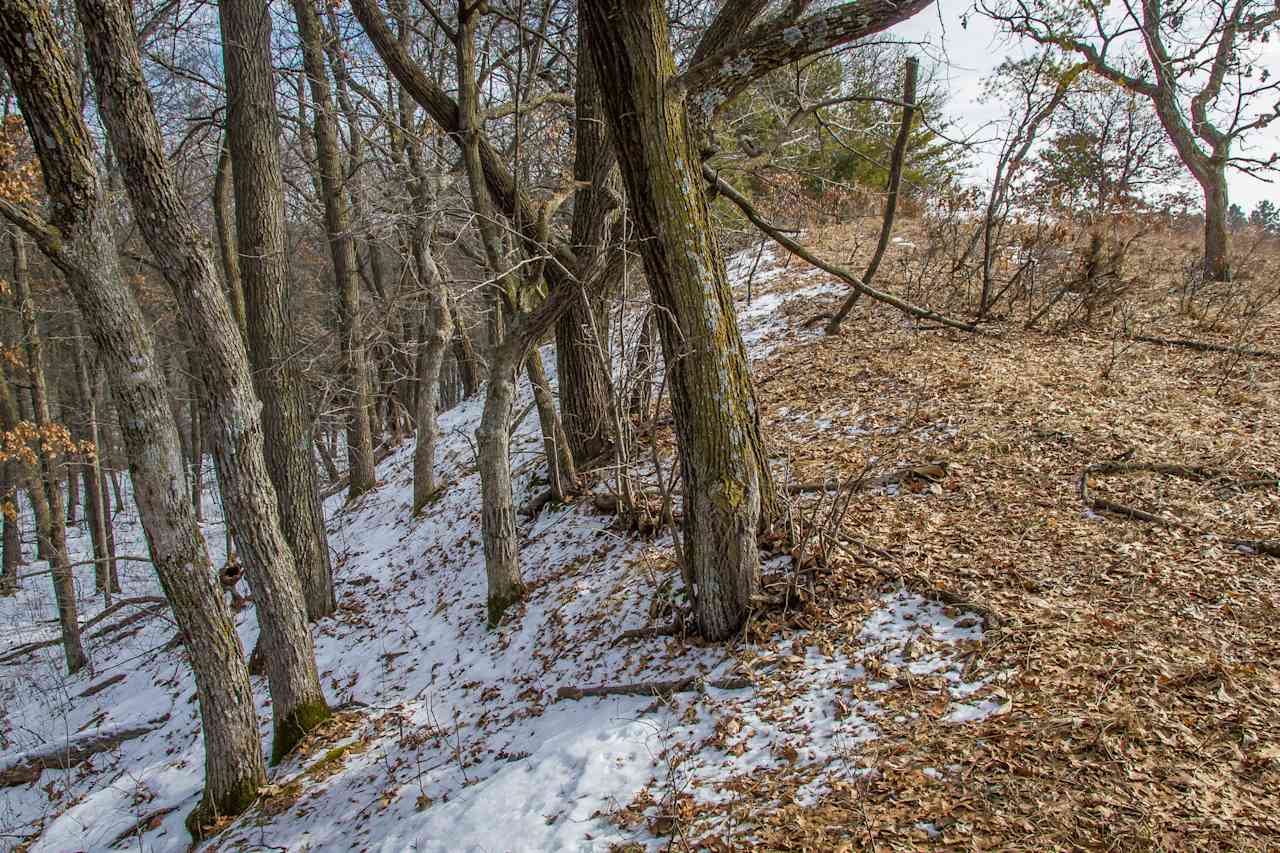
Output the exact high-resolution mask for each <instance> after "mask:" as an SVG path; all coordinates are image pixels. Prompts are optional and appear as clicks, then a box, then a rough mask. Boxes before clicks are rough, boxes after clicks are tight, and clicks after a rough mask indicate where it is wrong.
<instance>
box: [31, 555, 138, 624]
mask: <svg viewBox="0 0 1280 853" xmlns="http://www.w3.org/2000/svg"><path fill="white" fill-rule="evenodd" d="M113 560H124V561H128V562H132V563H150V562H151V558H150V557H128V556H124V555H120V556H116V557H99V558H98V559H96V560H79V561H78V562H75V563H72V564H71V565H69V566H68V567H67V568H71V569H74V568H77V567H79V566H93V565H96V564H98V563H110V562H111V561H113ZM51 574H53V569H44V570H42V571H39V572H27V573H26V574H24V575H18V580H25V579H26V578H38V577H41V576H43V575H51ZM54 621H56V620H54Z"/></svg>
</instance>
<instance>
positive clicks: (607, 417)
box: [556, 27, 616, 464]
mask: <svg viewBox="0 0 1280 853" xmlns="http://www.w3.org/2000/svg"><path fill="white" fill-rule="evenodd" d="M585 38H586V33H585V30H583V29H582V28H581V27H580V28H579V30H578V85H577V87H576V88H575V89H574V160H573V178H574V180H575V181H577V182H579V189H578V191H577V193H576V194H575V195H574V200H573V225H572V232H571V239H572V242H573V251H574V254H575V255H576V256H577V258H578V269H577V270H575V273H576V274H577V276H578V280H579V281H586V280H587V277H588V270H589V268H590V267H591V265H592V264H593V263H595V262H596V261H597V259H598V258H599V256H600V254H601V253H602V252H604V251H605V248H606V247H605V242H606V236H607V235H608V233H609V221H610V220H609V216H608V214H609V212H610V211H611V210H612V209H613V207H614V206H615V205H614V201H613V199H612V197H611V196H610V194H609V192H608V190H607V184H608V182H609V177H610V175H612V174H613V173H614V165H615V162H616V161H615V159H614V156H613V149H612V148H610V145H609V132H608V129H607V127H606V125H605V118H604V107H603V104H602V102H601V98H600V87H599V84H598V83H597V81H596V75H595V64H594V63H593V62H592V61H591V57H590V55H589V52H588V51H587V49H586V45H585V44H584V40H585ZM561 286H566V285H561ZM593 290H594V292H593V293H591V294H586V293H583V294H581V296H580V298H578V299H574V300H572V301H571V302H570V303H569V307H568V308H567V309H566V310H565V313H564V316H563V317H561V318H560V320H559V322H557V323H556V373H557V378H558V380H559V387H560V411H561V412H562V413H563V421H564V431H565V433H566V435H567V436H568V440H569V449H570V451H571V452H572V453H573V458H574V459H575V460H576V461H577V462H578V463H580V464H585V463H586V462H587V461H589V460H591V459H596V458H598V457H599V456H600V455H601V454H603V453H605V451H607V450H608V449H609V446H610V445H611V444H612V443H613V441H614V440H615V436H614V434H613V420H614V419H613V402H614V399H613V388H612V383H611V377H610V375H609V368H608V365H609V335H608V331H607V330H606V329H603V328H600V327H599V325H598V324H599V323H600V319H601V318H602V317H604V316H607V315H606V314H605V312H604V310H603V301H604V296H603V293H604V291H606V290H607V287H601V288H595V289H593Z"/></svg>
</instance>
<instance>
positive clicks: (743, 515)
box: [579, 0, 780, 640]
mask: <svg viewBox="0 0 1280 853" xmlns="http://www.w3.org/2000/svg"><path fill="white" fill-rule="evenodd" d="M579 14H580V15H581V18H582V22H581V23H582V25H583V26H586V27H587V29H588V43H589V47H590V51H591V55H592V57H593V59H594V61H595V63H596V70H597V76H598V79H599V80H600V85H601V89H602V91H603V97H604V104H605V113H606V115H607V117H608V120H609V127H610V130H611V132H612V135H613V140H614V147H615V150H616V152H617V155H618V162H619V164H620V165H621V167H622V177H623V182H624V184H625V185H626V189H627V196H628V199H629V200H630V203H631V210H632V215H633V218H634V221H635V223H636V228H637V231H638V236H639V238H640V239H639V242H640V249H641V256H642V258H643V260H644V266H645V272H646V274H647V277H648V280H649V287H650V290H651V292H652V298H653V302H654V304H655V306H657V307H658V309H659V310H660V314H659V318H658V328H659V333H660V335H661V338H662V349H663V354H664V357H665V361H666V365H667V375H668V387H669V389H670V394H671V403H672V410H673V414H674V416H675V427H676V434H677V436H678V438H679V446H680V468H681V474H682V476H683V479H684V514H683V526H684V535H685V542H684V552H685V558H686V560H687V562H688V564H689V565H688V568H689V571H690V575H691V577H692V578H693V579H694V582H695V584H696V587H697V588H696V589H695V590H693V591H692V592H693V593H694V599H695V611H696V615H697V620H698V627H699V629H700V631H701V633H702V634H703V636H705V637H707V638H708V639H716V640H718V639H725V638H727V637H730V636H732V635H733V633H734V632H735V631H737V629H738V628H739V627H740V626H741V624H742V621H743V620H744V619H745V618H746V615H747V612H748V610H749V609H750V600H751V595H752V594H753V593H754V592H755V590H756V588H757V585H758V581H759V579H758V575H759V567H760V555H759V548H758V546H757V543H756V534H757V531H758V530H759V529H760V528H761V527H762V526H764V525H767V524H769V523H771V522H772V521H773V520H774V519H775V518H776V517H777V515H778V514H779V512H780V510H779V504H778V500H777V496H776V493H775V490H774V485H773V478H772V475H771V473H770V471H769V465H768V459H767V456H766V453H765V448H764V442H763V438H762V436H761V433H760V426H759V417H758V413H757V410H756V402H755V393H754V390H753V389H752V386H751V379H750V376H749V374H748V370H747V355H746V348H745V347H744V345H743V343H742V337H741V335H740V334H739V331H738V325H737V318H736V316H735V313H734V309H733V296H732V293H731V292H730V290H729V285H728V282H727V279H726V276H725V270H724V259H723V257H722V256H721V253H720V247H719V245H718V244H717V242H716V238H715V235H714V233H713V231H712V228H711V223H710V218H709V214H708V210H707V201H706V196H705V192H704V190H703V181H702V173H701V164H700V161H699V159H698V152H697V149H696V146H695V144H694V134H693V132H692V129H691V127H690V125H689V122H688V115H687V109H686V105H685V103H684V100H683V96H682V95H681V94H680V93H679V92H677V91H674V90H673V88H672V87H671V86H670V84H671V82H672V80H673V79H674V77H675V74H676V68H675V61H674V58H673V56H672V53H671V47H670V42H669V33H668V31H667V19H666V12H665V9H664V7H663V4H662V3H661V2H659V0H644V2H640V0H612V1H611V2H600V3H590V4H581V5H580V6H579Z"/></svg>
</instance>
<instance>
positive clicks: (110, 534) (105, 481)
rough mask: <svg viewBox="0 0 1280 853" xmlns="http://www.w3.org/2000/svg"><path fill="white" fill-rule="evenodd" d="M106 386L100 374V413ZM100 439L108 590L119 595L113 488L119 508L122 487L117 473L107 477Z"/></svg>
mask: <svg viewBox="0 0 1280 853" xmlns="http://www.w3.org/2000/svg"><path fill="white" fill-rule="evenodd" d="M106 385H107V383H106V381H105V380H104V379H103V378H102V375H101V373H99V376H98V383H97V388H96V389H94V390H95V391H96V393H97V400H98V401H100V402H101V409H99V411H102V410H105V409H106V407H107V389H106ZM98 438H99V439H100V441H99V443H98V450H99V453H100V455H99V456H98V485H99V487H100V488H101V490H102V518H103V524H105V525H106V531H107V556H109V557H110V562H108V563H107V565H108V566H109V568H110V573H109V574H108V578H107V579H108V583H109V586H108V588H109V589H110V590H111V592H112V593H117V592H119V591H120V573H119V567H118V566H117V565H116V527H115V513H114V512H113V511H112V508H111V494H112V489H111V487H112V486H114V487H115V488H114V492H115V495H116V506H117V507H118V506H121V501H120V486H119V484H118V483H116V476H115V471H112V472H111V476H110V477H108V476H106V471H105V470H104V468H103V464H104V463H103V459H104V458H105V457H106V451H107V441H106V436H105V435H104V434H103V433H102V431H101V430H99V431H98Z"/></svg>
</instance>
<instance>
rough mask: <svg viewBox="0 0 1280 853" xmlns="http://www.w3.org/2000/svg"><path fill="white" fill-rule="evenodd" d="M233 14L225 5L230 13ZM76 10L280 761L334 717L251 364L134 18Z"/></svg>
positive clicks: (91, 8) (94, 2)
mask: <svg viewBox="0 0 1280 853" xmlns="http://www.w3.org/2000/svg"><path fill="white" fill-rule="evenodd" d="M229 5H230V4H228V3H224V4H223V6H222V10H223V12H224V14H226V13H227V10H228V6H229ZM79 7H80V13H81V21H82V26H83V27H84V32H85V40H86V44H87V48H88V53H89V61H90V65H91V66H92V69H93V74H94V82H95V85H96V90H97V94H98V110H99V114H100V115H101V116H102V119H103V122H104V124H106V127H107V133H108V135H109V136H110V138H111V143H112V148H113V150H114V151H115V153H116V156H117V158H118V159H119V161H120V168H121V172H122V174H123V177H124V182H125V187H126V189H127V190H128V191H129V198H130V200H131V201H132V203H133V209H134V210H135V211H137V213H138V221H139V227H140V228H141V230H142V233H143V235H144V236H145V237H146V239H147V242H148V243H149V244H150V245H151V247H152V251H153V252H155V254H156V258H157V260H158V261H159V262H160V263H159V266H160V268H161V269H162V270H163V271H164V274H165V278H166V279H167V280H168V282H169V284H170V287H171V289H172V290H173V293H174V297H175V298H176V299H177V302H178V305H179V307H180V308H181V312H180V313H181V315H182V316H183V317H184V319H185V322H186V326H187V332H188V334H189V335H190V336H191V340H192V343H193V345H194V346H195V347H196V348H197V349H198V350H199V351H200V352H201V354H202V357H201V358H200V360H199V365H200V368H201V377H200V378H201V380H202V384H203V387H204V391H205V393H204V394H202V395H201V396H202V398H203V399H204V415H205V417H206V418H207V420H208V423H209V425H210V427H211V428H212V431H213V433H214V435H216V436H217V441H216V442H215V443H214V460H215V463H216V464H217V466H218V474H219V476H218V482H219V485H220V487H221V489H222V498H223V501H224V504H225V506H226V508H227V511H228V514H229V516H230V517H231V518H232V519H233V520H234V525H233V529H234V531H235V535H236V544H237V546H238V549H239V552H240V558H241V560H242V561H243V563H244V565H245V567H246V570H247V571H246V574H247V575H248V578H249V585H250V588H251V589H252V590H253V598H254V604H255V606H256V608H257V611H258V622H259V624H260V626H261V639H260V641H259V643H260V649H261V651H262V652H263V655H264V657H265V661H266V672H267V679H268V682H269V684H270V687H271V704H272V717H273V722H274V738H273V743H272V749H271V753H272V761H273V762H276V761H279V760H280V759H281V758H282V757H283V756H284V755H285V754H286V753H287V752H288V751H289V750H290V749H292V748H293V746H294V745H296V744H297V742H298V741H299V740H301V739H302V737H303V735H305V734H306V733H307V732H308V731H310V730H311V729H312V728H314V727H315V726H316V725H318V724H319V723H320V722H322V721H323V720H325V719H326V718H327V717H328V716H329V708H328V706H327V704H326V703H325V700H324V695H323V693H322V691H321V689H320V679H319V676H318V674H317V672H316V664H315V649H314V646H313V644H312V639H311V632H310V630H309V627H308V625H307V618H306V617H307V610H306V602H305V599H304V597H303V590H302V587H301V584H300V582H299V578H298V572H297V570H296V568H295V564H294V560H293V552H292V551H291V550H290V548H289V544H288V543H287V541H286V540H285V538H284V536H283V534H282V532H281V525H280V521H279V516H278V515H277V506H276V500H275V495H274V494H273V492H272V485H271V478H270V476H269V475H268V473H267V466H266V461H265V459H264V454H263V437H262V422H261V420H260V419H259V416H258V410H259V407H258V403H257V400H256V399H255V397H254V393H253V383H252V381H251V379H250V377H249V358H248V354H247V352H246V351H245V348H244V344H243V342H242V341H241V340H240V336H239V334H238V333H237V331H236V324H235V319H234V318H233V316H232V314H231V307H230V305H229V304H228V302H227V300H226V298H225V297H224V296H223V295H222V293H221V289H220V287H219V284H218V276H217V273H216V271H215V269H214V265H213V259H212V258H211V257H210V256H209V254H208V252H206V251H205V249H204V247H203V243H202V240H201V238H200V234H199V231H198V230H197V229H196V226H195V223H194V222H193V221H192V220H191V218H190V215H189V214H188V212H187V209H186V206H185V204H184V203H183V200H182V197H181V195H180V194H179V193H178V189H177V186H176V184H175V183H174V181H173V177H172V175H171V173H170V171H169V170H168V168H166V166H165V160H164V145H163V140H162V137H161V135H160V126H159V124H158V122H157V121H156V118H155V114H154V112H153V111H152V107H151V99H150V96H149V92H148V90H147V87H146V84H145V82H144V78H143V76H142V61H141V59H140V57H139V54H138V50H137V46H136V42H135V40H134V36H133V23H132V20H133V19H132V16H131V14H130V13H129V11H128V8H127V6H125V5H124V0H81V2H80V3H79ZM240 11H243V10H240ZM233 97H234V95H233ZM238 171H247V170H238ZM307 462H308V464H310V451H309V447H308V454H307Z"/></svg>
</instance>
